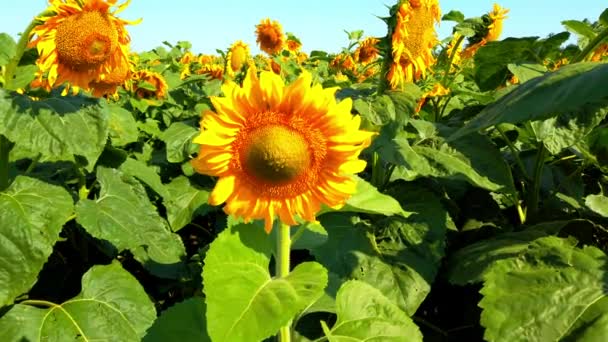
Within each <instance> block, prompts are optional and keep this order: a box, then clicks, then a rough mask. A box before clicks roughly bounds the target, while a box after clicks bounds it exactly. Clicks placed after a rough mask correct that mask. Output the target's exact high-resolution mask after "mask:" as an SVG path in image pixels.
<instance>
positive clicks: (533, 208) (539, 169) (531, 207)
mask: <svg viewBox="0 0 608 342" xmlns="http://www.w3.org/2000/svg"><path fill="white" fill-rule="evenodd" d="M539 145H540V146H539V147H538V154H537V157H536V165H534V180H533V183H532V189H530V190H531V191H530V193H529V194H528V209H527V215H528V216H529V217H531V218H532V219H534V218H535V217H536V213H537V212H538V199H539V194H540V180H541V177H542V174H543V167H544V165H545V157H546V155H547V149H546V148H545V145H543V144H542V143H541V144H539Z"/></svg>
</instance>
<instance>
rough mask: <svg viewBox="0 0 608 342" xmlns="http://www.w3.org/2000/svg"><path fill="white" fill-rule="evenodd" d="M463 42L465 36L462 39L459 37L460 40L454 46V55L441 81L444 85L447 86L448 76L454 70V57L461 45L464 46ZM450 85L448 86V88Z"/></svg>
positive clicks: (451, 55)
mask: <svg viewBox="0 0 608 342" xmlns="http://www.w3.org/2000/svg"><path fill="white" fill-rule="evenodd" d="M463 40H464V36H462V35H461V36H460V37H458V40H457V41H456V44H454V47H453V48H452V53H450V57H449V58H448V68H447V70H446V71H445V74H443V78H442V79H441V82H440V83H441V84H442V85H445V84H446V83H445V81H446V79H447V78H448V74H449V73H450V69H452V62H454V57H455V56H456V54H457V53H458V47H460V44H462V41H463ZM448 85H449V84H448ZM448 85H446V87H447V86H448Z"/></svg>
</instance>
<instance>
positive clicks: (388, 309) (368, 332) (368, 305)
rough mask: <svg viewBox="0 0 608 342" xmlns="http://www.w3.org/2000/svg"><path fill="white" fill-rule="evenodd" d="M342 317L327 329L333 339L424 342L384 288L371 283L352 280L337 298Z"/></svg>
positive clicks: (338, 310)
mask: <svg viewBox="0 0 608 342" xmlns="http://www.w3.org/2000/svg"><path fill="white" fill-rule="evenodd" d="M336 314H337V315H338V320H337V321H336V324H334V326H333V327H332V328H331V330H329V329H328V328H327V326H326V325H324V329H323V330H324V332H325V335H326V336H327V339H328V340H329V341H330V342H342V341H395V342H397V341H404V340H407V341H422V334H421V333H420V330H419V329H418V327H417V326H416V325H415V324H414V322H412V320H411V319H410V318H409V317H408V316H407V315H406V314H405V312H403V311H402V310H401V309H399V308H398V307H397V306H396V305H395V304H393V303H392V302H391V300H389V299H388V298H386V297H385V296H383V295H382V293H381V292H380V291H378V290H377V289H375V288H374V287H372V286H371V285H369V284H366V283H364V282H361V281H357V280H351V281H348V282H346V283H344V285H342V287H341V288H340V290H339V291H338V295H337V297H336Z"/></svg>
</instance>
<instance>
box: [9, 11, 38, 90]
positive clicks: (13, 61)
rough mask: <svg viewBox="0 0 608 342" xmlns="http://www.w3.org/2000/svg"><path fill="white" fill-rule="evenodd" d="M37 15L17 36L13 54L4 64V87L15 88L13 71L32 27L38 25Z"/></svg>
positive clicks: (28, 38) (28, 39)
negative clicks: (19, 35)
mask: <svg viewBox="0 0 608 342" xmlns="http://www.w3.org/2000/svg"><path fill="white" fill-rule="evenodd" d="M46 13H48V11H44V12H42V13H41V14H40V15H41V16H42V15H44V14H46ZM37 18H38V17H34V20H32V21H31V22H30V24H29V25H28V26H27V27H26V28H25V31H23V33H22V34H21V37H19V41H18V42H17V48H16V51H15V55H14V56H13V58H11V60H10V61H9V62H8V64H7V65H6V70H5V71H4V88H5V89H8V90H16V89H14V88H12V83H13V77H14V76H15V71H17V66H18V65H19V62H20V61H21V57H23V53H24V52H25V50H26V48H27V43H28V42H29V41H30V32H31V31H32V30H33V29H34V27H36V26H38V24H40V22H39V21H38V19H37Z"/></svg>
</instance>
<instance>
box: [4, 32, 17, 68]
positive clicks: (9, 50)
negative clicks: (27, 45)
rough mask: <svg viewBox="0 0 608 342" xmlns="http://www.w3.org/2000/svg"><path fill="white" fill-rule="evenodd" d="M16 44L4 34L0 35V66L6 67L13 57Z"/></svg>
mask: <svg viewBox="0 0 608 342" xmlns="http://www.w3.org/2000/svg"><path fill="white" fill-rule="evenodd" d="M16 49H17V43H15V41H14V40H13V38H11V36H10V35H8V34H6V33H0V66H3V65H7V64H8V62H9V61H10V60H11V59H12V58H13V57H14V56H15V53H16Z"/></svg>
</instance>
